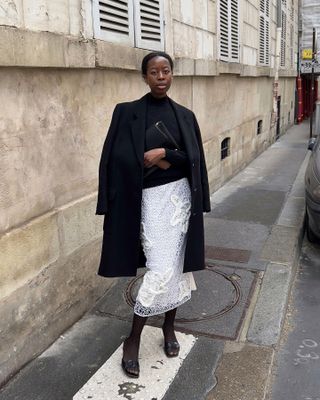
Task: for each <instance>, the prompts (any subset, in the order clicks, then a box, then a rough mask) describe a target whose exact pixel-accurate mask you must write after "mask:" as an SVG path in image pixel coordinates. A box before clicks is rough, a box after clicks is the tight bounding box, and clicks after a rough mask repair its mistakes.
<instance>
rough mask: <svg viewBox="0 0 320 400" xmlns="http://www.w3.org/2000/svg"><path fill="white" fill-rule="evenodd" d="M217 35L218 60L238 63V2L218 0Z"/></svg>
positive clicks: (234, 0)
mask: <svg viewBox="0 0 320 400" xmlns="http://www.w3.org/2000/svg"><path fill="white" fill-rule="evenodd" d="M219 33H220V41H219V47H220V60H223V61H231V62H232V61H234V62H237V61H239V6H238V0H220V2H219Z"/></svg>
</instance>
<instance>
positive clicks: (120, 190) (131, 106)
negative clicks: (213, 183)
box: [96, 96, 210, 277]
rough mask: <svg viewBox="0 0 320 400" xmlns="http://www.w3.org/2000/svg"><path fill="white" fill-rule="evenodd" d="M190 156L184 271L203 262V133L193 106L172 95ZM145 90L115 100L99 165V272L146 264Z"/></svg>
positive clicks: (206, 201) (128, 271)
mask: <svg viewBox="0 0 320 400" xmlns="http://www.w3.org/2000/svg"><path fill="white" fill-rule="evenodd" d="M170 102H171V104H172V107H173V110H174V112H175V114H176V117H177V121H178V124H179V127H180V129H181V134H182V136H183V141H184V144H185V149H186V153H187V155H188V159H189V168H190V174H189V182H190V188H191V196H192V197H191V216H190V221H189V229H188V232H187V244H186V251H185V260H184V272H191V271H196V270H200V269H203V268H204V266H205V265H204V228H203V212H204V211H205V212H209V211H210V197H209V185H208V177H207V170H206V165H205V159H204V153H203V147H202V142H201V135H200V130H199V126H198V123H197V120H196V118H195V115H194V113H193V112H192V111H190V110H188V109H187V108H185V107H183V106H181V105H180V104H177V103H176V102H174V101H173V100H171V99H170ZM146 109H147V96H143V97H142V98H141V99H139V100H136V101H132V102H128V103H121V104H117V106H116V107H115V110H114V112H113V116H112V120H111V124H110V127H109V131H108V134H107V137H106V140H105V143H104V146H103V150H102V155H101V160H100V166H99V191H98V203H97V210H96V214H98V215H104V216H105V217H104V224H103V230H104V233H103V244H102V252H101V261H100V266H99V270H98V274H99V275H102V276H106V277H116V276H117V277H119V276H134V275H136V271H137V268H139V267H144V266H145V257H144V255H143V252H142V247H141V242H140V219H141V199H142V184H143V169H144V167H143V158H144V144H145V130H146Z"/></svg>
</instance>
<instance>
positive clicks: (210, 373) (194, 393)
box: [163, 337, 224, 400]
mask: <svg viewBox="0 0 320 400" xmlns="http://www.w3.org/2000/svg"><path fill="white" fill-rule="evenodd" d="M223 347H224V342H222V341H218V340H212V339H209V338H206V337H199V338H198V340H197V341H196V343H195V345H194V346H193V348H192V350H191V351H190V353H189V354H188V357H187V358H186V360H185V361H184V363H183V364H182V366H181V368H180V370H179V372H178V374H177V376H176V378H175V380H174V381H173V382H172V384H171V386H170V388H169V390H168V391H167V392H166V394H165V396H164V398H163V400H173V399H174V400H202V399H205V398H206V395H207V394H208V393H209V392H210V391H211V390H212V389H213V388H214V387H215V386H216V384H217V379H216V377H215V370H216V367H217V365H218V362H219V359H220V357H221V354H222V351H223Z"/></svg>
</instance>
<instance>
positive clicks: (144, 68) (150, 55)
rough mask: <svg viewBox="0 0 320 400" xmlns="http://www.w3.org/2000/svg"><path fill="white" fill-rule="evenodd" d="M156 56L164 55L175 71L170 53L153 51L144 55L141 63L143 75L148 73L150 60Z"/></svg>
mask: <svg viewBox="0 0 320 400" xmlns="http://www.w3.org/2000/svg"><path fill="white" fill-rule="evenodd" d="M155 57H164V58H166V59H167V60H168V61H169V64H170V67H171V71H173V61H172V58H171V57H170V56H169V54H167V53H165V52H164V51H153V52H152V53H148V54H147V55H146V56H144V57H143V60H142V63H141V73H142V75H147V69H148V62H149V61H150V60H152V59H153V58H155Z"/></svg>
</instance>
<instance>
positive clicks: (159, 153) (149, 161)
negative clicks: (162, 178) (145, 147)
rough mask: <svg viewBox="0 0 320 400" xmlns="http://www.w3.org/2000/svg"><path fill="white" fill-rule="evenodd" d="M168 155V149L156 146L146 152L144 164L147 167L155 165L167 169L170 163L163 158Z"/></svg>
mask: <svg viewBox="0 0 320 400" xmlns="http://www.w3.org/2000/svg"><path fill="white" fill-rule="evenodd" d="M165 156H166V151H165V149H164V148H156V149H152V150H149V151H146V152H145V153H144V166H145V167H146V168H150V167H153V166H154V165H156V166H158V167H159V168H162V169H167V168H169V167H170V165H171V164H170V163H169V162H168V161H166V160H163V158H164V157H165Z"/></svg>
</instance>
